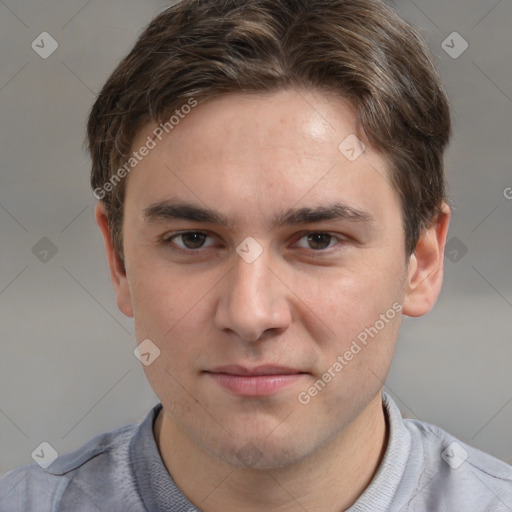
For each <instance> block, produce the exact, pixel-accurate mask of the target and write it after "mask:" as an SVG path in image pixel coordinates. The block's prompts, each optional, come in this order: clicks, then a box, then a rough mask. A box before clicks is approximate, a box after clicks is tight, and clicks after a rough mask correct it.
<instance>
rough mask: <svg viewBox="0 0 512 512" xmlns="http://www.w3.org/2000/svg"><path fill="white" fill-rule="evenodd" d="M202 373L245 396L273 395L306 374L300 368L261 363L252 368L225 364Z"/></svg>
mask: <svg viewBox="0 0 512 512" xmlns="http://www.w3.org/2000/svg"><path fill="white" fill-rule="evenodd" d="M204 373H205V374H206V375H208V376H209V377H211V378H212V379H213V380H214V381H215V382H216V383H217V384H218V385H220V386H221V387H222V388H224V389H225V390H227V391H229V392H231V393H233V394H235V395H238V396H245V397H257V396H269V395H273V394H275V393H278V392H279V391H281V390H282V389H284V388H286V387H288V386H291V385H292V384H294V383H295V382H297V381H298V380H300V379H301V378H303V376H304V375H306V372H303V371H301V370H297V369H295V368H289V367H286V366H277V365H262V366H256V367H254V368H247V367H245V366H240V365H225V366H218V367H216V368H213V369H212V370H208V371H206V372H204Z"/></svg>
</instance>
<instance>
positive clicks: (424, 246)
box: [403, 203, 450, 316]
mask: <svg viewBox="0 0 512 512" xmlns="http://www.w3.org/2000/svg"><path fill="white" fill-rule="evenodd" d="M449 223H450V208H449V206H448V205H447V204H446V203H443V205H442V207H441V213H440V214H439V215H438V216H437V218H436V219H435V220H434V222H433V223H432V224H431V226H430V227H429V228H428V229H426V230H425V231H423V233H422V234H421V236H420V239H419V240H418V243H417V244H416V249H415V250H414V253H413V254H412V255H411V257H410V260H409V269H408V276H407V289H406V296H405V299H404V304H403V313H404V315H407V316H422V315H425V314H427V313H428V312H429V311H430V310H431V309H432V308H433V306H434V304H435V303H436V301H437V298H438V296H439V293H440V292H441V286H442V284H443V268H444V247H445V244H446V236H447V233H448V226H449Z"/></svg>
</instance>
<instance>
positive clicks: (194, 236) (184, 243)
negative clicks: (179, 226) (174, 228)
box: [165, 231, 214, 250]
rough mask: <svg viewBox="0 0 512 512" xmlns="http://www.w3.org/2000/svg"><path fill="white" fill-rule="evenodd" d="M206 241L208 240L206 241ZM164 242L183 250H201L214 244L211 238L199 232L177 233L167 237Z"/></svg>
mask: <svg viewBox="0 0 512 512" xmlns="http://www.w3.org/2000/svg"><path fill="white" fill-rule="evenodd" d="M208 239H210V240H209V241H208ZM207 241H208V242H207ZM165 242H166V243H171V244H174V245H176V246H177V247H179V248H180V249H184V250H194V249H201V248H203V247H209V246H211V245H213V243H214V241H213V238H212V237H210V236H208V235H207V234H206V233H201V232H200V231H187V232H185V233H178V234H176V235H172V236H170V237H168V238H167V239H166V240H165ZM205 242H207V243H205Z"/></svg>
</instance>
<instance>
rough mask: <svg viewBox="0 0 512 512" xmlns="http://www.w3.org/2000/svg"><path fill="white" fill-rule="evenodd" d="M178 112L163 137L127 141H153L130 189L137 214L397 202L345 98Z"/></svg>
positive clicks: (246, 99)
mask: <svg viewBox="0 0 512 512" xmlns="http://www.w3.org/2000/svg"><path fill="white" fill-rule="evenodd" d="M185 111H187V112H188V113H187V114H185V113H184V112H185ZM185 111H183V112H181V115H180V116H178V115H175V118H174V119H173V121H174V122H173V128H172V130H171V131H170V133H169V134H164V136H163V137H162V140H159V139H158V138H155V136H154V134H155V130H158V125H157V124H156V123H153V124H148V125H146V126H145V127H144V128H143V129H141V130H140V132H139V133H138V135H137V137H136V139H135V141H134V144H133V146H132V150H133V151H136V150H137V149H138V148H139V147H141V146H143V145H144V142H145V141H146V140H147V138H148V137H150V138H153V139H154V141H155V142H156V146H155V147H154V148H153V149H152V150H151V151H150V152H149V154H148V155H147V156H145V157H144V158H143V159H142V160H141V162H140V164H139V165H138V166H137V168H136V169H135V170H134V171H133V172H132V173H131V174H130V176H129V179H128V183H127V191H126V201H127V202H129V201H133V202H135V204H136V206H137V208H138V209H139V211H142V210H144V209H145V208H147V206H148V205H150V204H154V203H157V202H160V201H165V200H168V199H170V198H171V197H174V198H176V197H178V198H183V199H186V200H187V201H188V202H189V203H190V202H191V201H193V202H196V203H198V204H201V203H202V205H203V206H205V205H206V206H208V207H209V208H210V209H215V210H219V211H222V212H223V214H224V215H226V216H229V215H234V216H237V215H238V216H240V215H241V214H242V215H245V214H247V213H248V212H249V211H251V210H254V211H255V212H257V213H258V214H259V215H260V216H265V215H267V214H268V215H273V216H275V214H276V212H278V211H282V210H283V209H285V208H290V207H291V206H294V207H295V208H299V207H302V206H307V207H319V206H322V205H323V204H325V203H326V202H328V203H330V204H333V203H337V202H342V203H343V204H346V205H348V206H350V207H352V208H354V209H357V210H365V211H366V210H368V208H369V207H370V209H371V210H372V215H374V216H376V217H378V216H379V215H380V214H382V213H384V210H386V208H388V209H389V207H390V203H393V204H391V206H393V207H395V206H397V201H398V198H397V194H396V193H395V191H394V190H393V188H392V187H391V185H390V180H389V176H388V163H387V160H386V159H385V158H384V157H383V156H382V155H381V154H380V153H378V152H377V151H375V150H374V149H373V148H372V147H370V145H369V144H367V143H366V142H365V141H364V139H363V137H362V136H361V135H360V134H359V133H358V130H357V125H356V114H355V112H354V109H353V108H352V106H351V105H350V104H349V103H348V102H346V101H344V100H342V99H339V98H333V97H327V96H325V95H324V94H321V93H319V92H317V91H294V90H285V91H279V92H275V93H269V94H258V95H241V94H236V95H235V94H231V95H224V96H221V97H218V98H215V99H213V100H209V101H208V102H204V103H202V104H199V105H198V106H197V107H195V108H194V109H193V110H191V111H189V109H186V110H185ZM177 114H180V112H178V113H177ZM363 144H364V151H363ZM135 192H136V194H135Z"/></svg>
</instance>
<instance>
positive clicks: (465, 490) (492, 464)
mask: <svg viewBox="0 0 512 512" xmlns="http://www.w3.org/2000/svg"><path fill="white" fill-rule="evenodd" d="M404 424H405V426H406V427H407V429H408V430H409V432H410V433H411V436H412V441H413V446H415V448H416V449H415V450H413V453H415V454H418V457H422V459H423V460H422V461H421V468H422V478H421V482H420V485H419V489H418V493H417V498H418V501H421V502H422V503H429V506H430V507H431V508H430V510H479V511H491V510H492V511H493V512H498V511H501V510H510V508H509V507H510V506H511V505H512V466H510V465H508V464H506V463H505V462H502V461H500V460H498V459H496V458H495V457H493V456H491V455H489V454H487V453H484V452H482V451H480V450H478V449H476V448H473V447H472V446H469V445H468V444H466V443H464V442H462V441H460V440H458V439H457V438H455V437H454V436H452V435H451V434H449V433H447V432H445V431H444V430H443V429H441V428H439V427H437V426H435V425H431V424H429V423H424V422H421V421H416V420H404ZM413 501H414V500H413ZM411 505H413V503H412V502H411ZM464 507H466V508H464ZM411 510H415V509H414V507H411Z"/></svg>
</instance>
